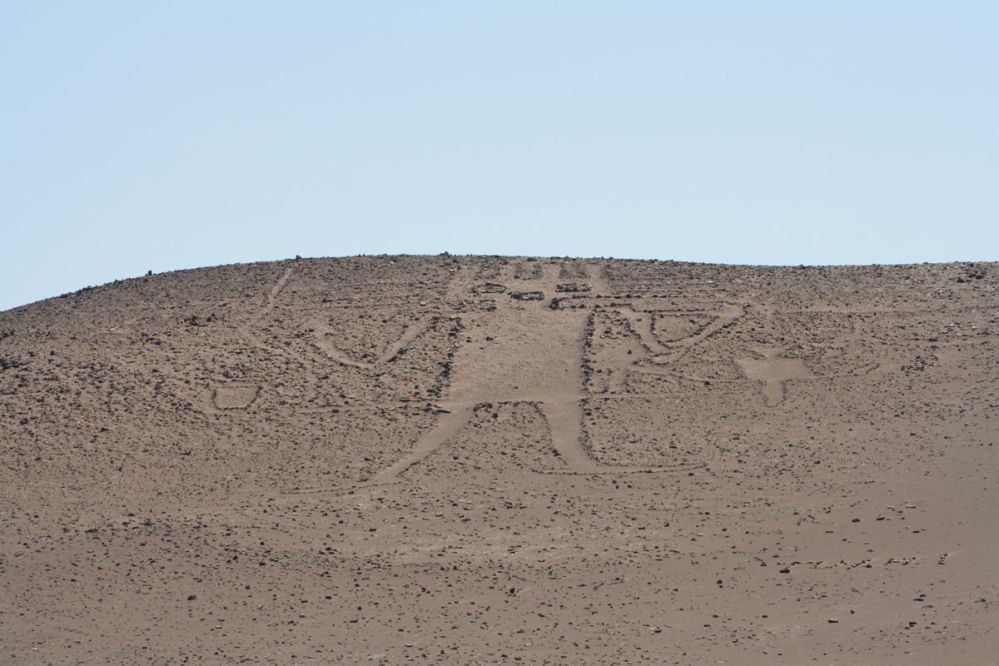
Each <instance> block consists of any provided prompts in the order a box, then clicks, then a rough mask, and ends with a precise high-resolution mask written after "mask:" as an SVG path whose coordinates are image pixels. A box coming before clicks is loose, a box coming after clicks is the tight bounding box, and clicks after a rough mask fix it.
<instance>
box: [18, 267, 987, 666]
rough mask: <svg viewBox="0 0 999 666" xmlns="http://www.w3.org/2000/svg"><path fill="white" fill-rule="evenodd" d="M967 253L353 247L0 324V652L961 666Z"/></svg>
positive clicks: (966, 498)
mask: <svg viewBox="0 0 999 666" xmlns="http://www.w3.org/2000/svg"><path fill="white" fill-rule="evenodd" d="M997 442H999V266H997V265H995V264H948V265H912V266H892V267H848V268H806V267H799V268H760V267H734V266H732V267H726V266H716V265H698V264H684V263H675V262H646V261H622V260H602V259H600V260H598V259H592V260H571V259H557V258H552V259H532V258H523V257H516V258H503V257H456V256H448V255H442V256H437V257H359V258H350V259H299V260H291V261H285V262H277V263H261V264H253V265H239V266H224V267H219V268H210V269H202V270H194V271H181V272H176V273H169V274H163V275H156V276H150V277H144V278H139V279H134V280H126V281H122V282H118V283H115V284H110V285H105V286H102V287H98V288H94V289H86V290H83V291H81V292H78V293H75V294H69V295H66V296H63V297H60V298H54V299H51V300H48V301H44V302H40V303H35V304H33V305H29V306H25V307H22V308H18V309H15V310H10V311H7V312H3V313H0V662H2V663H9V664H69V663H107V662H111V663H156V664H170V663H178V664H179V663H207V664H225V663H282V664H286V663H287V664H290V663H296V664H298V663H317V664H321V663H363V664H370V663H386V664H397V663H412V662H419V663H424V662H431V663H459V664H486V663H511V664H512V663H520V664H528V663H530V664H535V663H548V664H580V663H618V664H624V663H632V664H634V663H652V664H660V663H673V664H702V663H707V664H717V663H727V664H805V663H821V664H857V665H859V664H941V663H947V664H987V663H989V664H991V663H996V658H997V657H996V655H997V654H999V630H997V627H999V445H997Z"/></svg>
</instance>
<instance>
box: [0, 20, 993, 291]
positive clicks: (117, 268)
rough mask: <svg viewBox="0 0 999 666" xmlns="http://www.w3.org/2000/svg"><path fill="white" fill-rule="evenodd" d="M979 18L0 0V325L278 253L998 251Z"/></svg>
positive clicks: (986, 62) (922, 254)
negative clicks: (121, 289)
mask: <svg viewBox="0 0 999 666" xmlns="http://www.w3.org/2000/svg"><path fill="white" fill-rule="evenodd" d="M996 35H999V3H995V2H967V1H960V0H958V1H955V2H943V1H939V2H923V1H919V0H909V1H905V2H903V1H898V0H895V1H887V0H865V1H862V2H861V1H858V0H846V1H839V2H831V1H827V2H820V1H815V2H791V1H783V2H776V1H767V0H764V1H762V2H753V3H746V2H734V1H730V2H718V1H716V2H710V1H709V2H686V3H679V2H635V1H622V2H613V3H611V2H592V1H585V0H575V1H572V2H568V1H562V2H555V1H551V2H530V3H529V2H516V1H510V2H499V1H493V2H485V1H483V2H457V1H452V2H441V1H436V2H434V1H432V2H421V3H405V2H385V1H373V2H362V3H341V2H318V1H311V2H307V1H302V2H295V3H278V2H256V1H247V2H236V1H234V0H233V1H219V2H211V3H206V2H194V1H193V0H181V1H177V2H158V3H153V2H141V3H139V2H124V1H120V2H107V1H102V0H95V1H94V2H87V3H81V2H70V1H59V2H57V1H45V0H0V310H3V309H7V308H11V307H15V306H17V305H21V304H24V303H28V302H31V301H35V300H38V299H42V298H46V297H50V296H55V295H58V294H60V293H64V292H67V291H72V290H76V289H79V288H81V287H84V286H87V285H95V284H101V283H104V282H109V281H111V280H114V279H119V278H126V277H134V276H137V275H141V274H143V273H145V272H146V271H147V270H152V271H154V272H157V273H158V272H164V271H168V270H175V269H182V268H192V267H198V266H210V265H217V264H226V263H234V262H248V261H260V260H270V259H282V258H288V257H292V256H295V255H302V256H344V255H353V254H382V253H391V254H395V253H404V254H437V253H440V252H444V251H447V252H451V253H452V254H469V253H470V254H528V255H541V256H564V255H572V256H613V257H633V258H658V259H675V260H685V261H708V262H723V263H740V264H869V263H909V262H924V261H972V260H997V259H999V122H997V119H999V39H996Z"/></svg>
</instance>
